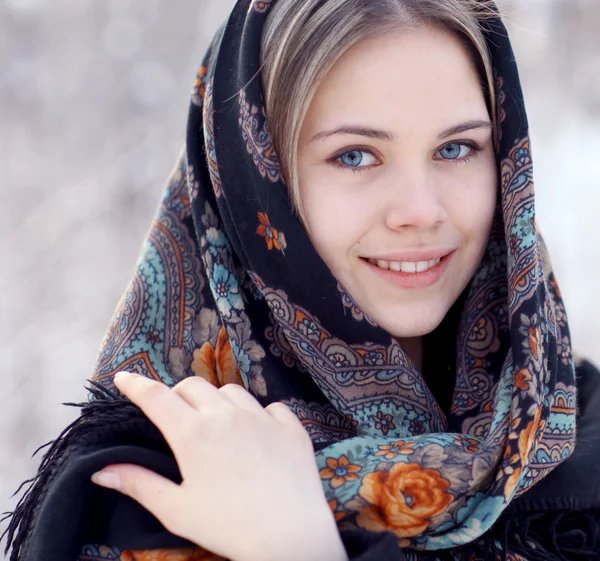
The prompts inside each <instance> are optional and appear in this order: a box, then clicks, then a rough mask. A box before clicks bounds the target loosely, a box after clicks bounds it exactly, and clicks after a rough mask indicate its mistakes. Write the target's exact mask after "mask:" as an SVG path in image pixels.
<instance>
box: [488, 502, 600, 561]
mask: <svg viewBox="0 0 600 561" xmlns="http://www.w3.org/2000/svg"><path fill="white" fill-rule="evenodd" d="M496 526H497V529H492V530H491V531H490V532H489V533H488V534H487V535H485V536H484V542H483V561H510V560H511V559H513V557H509V556H508V555H507V552H508V553H510V554H512V555H519V556H521V557H522V558H523V559H525V560H526V561H598V560H600V511H598V510H597V509H585V510H577V511H575V510H562V511H558V512H557V511H552V512H542V513H540V512H536V513H530V514H518V515H517V514H515V515H513V516H510V517H507V518H506V519H503V520H500V521H499V522H498V523H497V525H496Z"/></svg>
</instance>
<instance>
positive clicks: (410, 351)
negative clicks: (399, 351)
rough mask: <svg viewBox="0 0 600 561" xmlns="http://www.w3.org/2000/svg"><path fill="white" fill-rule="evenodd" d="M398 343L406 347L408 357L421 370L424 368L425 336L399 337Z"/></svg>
mask: <svg viewBox="0 0 600 561" xmlns="http://www.w3.org/2000/svg"><path fill="white" fill-rule="evenodd" d="M396 341H397V342H398V344H399V345H400V346H401V347H402V348H403V349H404V352H405V353H406V354H407V355H408V358H410V360H412V361H413V362H414V363H415V366H416V367H417V368H418V369H419V370H423V337H406V338H402V337H398V338H396Z"/></svg>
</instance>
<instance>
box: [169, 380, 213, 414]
mask: <svg viewBox="0 0 600 561" xmlns="http://www.w3.org/2000/svg"><path fill="white" fill-rule="evenodd" d="M171 391H172V392H173V393H176V394H177V395H178V396H179V397H181V399H183V400H184V401H185V402H186V403H187V404H188V405H190V406H191V407H193V408H194V409H196V410H200V409H201V408H202V405H203V404H204V405H206V404H207V402H209V401H210V402H212V403H214V401H215V400H218V399H220V396H219V395H218V393H219V390H217V388H215V386H213V385H212V384H211V383H210V382H209V381H208V380H205V379H204V378H201V377H200V376H190V377H189V378H185V379H184V380H182V381H181V382H179V383H178V384H177V385H176V386H174V387H173V389H172V390H171Z"/></svg>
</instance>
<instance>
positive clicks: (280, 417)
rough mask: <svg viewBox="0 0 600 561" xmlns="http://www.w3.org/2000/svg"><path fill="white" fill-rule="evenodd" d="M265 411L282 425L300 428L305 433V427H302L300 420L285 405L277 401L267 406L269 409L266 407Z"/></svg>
mask: <svg viewBox="0 0 600 561" xmlns="http://www.w3.org/2000/svg"><path fill="white" fill-rule="evenodd" d="M265 411H266V412H267V413H268V414H269V415H271V417H273V418H274V419H275V420H277V421H279V422H280V423H283V424H284V425H290V426H293V427H295V428H300V429H302V430H303V431H304V427H303V426H302V423H301V422H300V419H298V417H297V416H296V415H295V414H294V413H293V412H292V410H291V409H290V408H289V407H288V406H287V405H286V404H285V403H282V402H281V401H276V402H274V403H271V404H269V405H267V407H265Z"/></svg>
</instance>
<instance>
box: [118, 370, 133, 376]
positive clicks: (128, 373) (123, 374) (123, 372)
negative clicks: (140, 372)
mask: <svg viewBox="0 0 600 561" xmlns="http://www.w3.org/2000/svg"><path fill="white" fill-rule="evenodd" d="M136 375H137V374H134V373H133V372H125V371H124V370H122V371H120V372H117V373H116V374H115V378H127V377H131V376H136Z"/></svg>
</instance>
